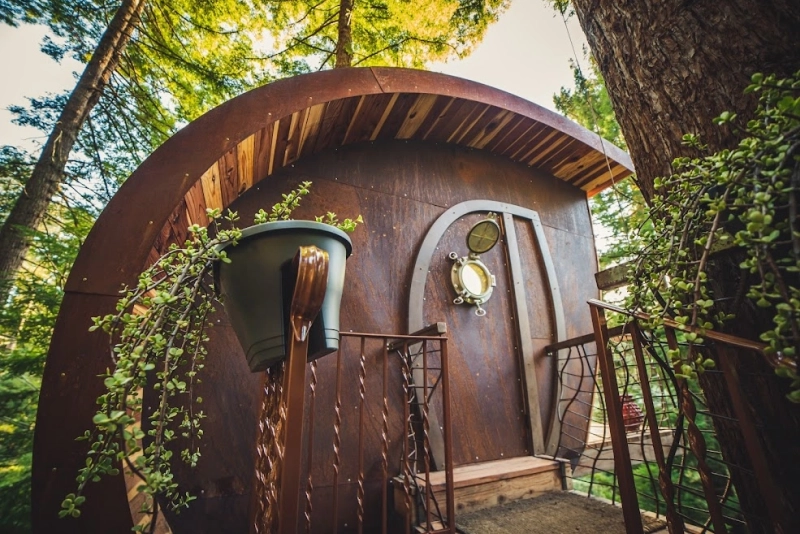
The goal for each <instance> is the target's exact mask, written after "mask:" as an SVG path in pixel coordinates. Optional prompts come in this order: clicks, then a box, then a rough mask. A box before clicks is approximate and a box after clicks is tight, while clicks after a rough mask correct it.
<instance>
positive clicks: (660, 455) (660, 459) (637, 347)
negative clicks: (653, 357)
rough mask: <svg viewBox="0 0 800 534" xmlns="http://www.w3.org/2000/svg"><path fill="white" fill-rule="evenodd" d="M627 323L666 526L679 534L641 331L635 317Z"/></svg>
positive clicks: (679, 528) (682, 526) (679, 523)
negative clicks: (654, 457) (629, 329)
mask: <svg viewBox="0 0 800 534" xmlns="http://www.w3.org/2000/svg"><path fill="white" fill-rule="evenodd" d="M628 324H629V325H630V327H631V338H632V340H633V352H634V354H635V355H636V367H637V368H638V369H639V380H640V382H641V385H642V398H643V399H644V404H645V410H646V414H647V426H649V427H650V439H651V441H652V442H653V452H654V454H655V456H656V463H657V464H658V485H659V487H660V488H661V495H663V496H664V502H665V503H666V506H667V526H668V527H669V532H670V534H680V533H681V532H683V531H684V530H683V529H684V525H683V518H681V516H680V515H678V513H677V511H676V510H675V486H674V485H673V484H672V477H671V473H670V471H669V469H668V468H667V463H666V459H665V457H664V446H663V445H662V443H661V434H660V433H659V431H658V420H656V414H655V406H654V404H653V394H652V392H651V391H650V377H649V376H648V375H647V365H646V364H645V361H644V354H643V352H642V332H641V330H639V325H638V324H637V323H636V319H633V320H632V321H631V322H630V323H628ZM645 460H646V458H645Z"/></svg>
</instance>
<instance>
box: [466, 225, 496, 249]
mask: <svg viewBox="0 0 800 534" xmlns="http://www.w3.org/2000/svg"><path fill="white" fill-rule="evenodd" d="M499 239H500V225H499V224H497V221H496V220H495V219H494V218H493V217H490V218H488V219H484V220H482V221H480V222H479V223H477V224H476V225H475V226H473V227H472V228H471V229H470V231H469V233H468V234H467V248H468V249H469V251H470V252H472V253H473V254H483V253H484V252H489V251H490V250H492V249H493V248H494V246H495V245H496V244H497V241H498V240H499Z"/></svg>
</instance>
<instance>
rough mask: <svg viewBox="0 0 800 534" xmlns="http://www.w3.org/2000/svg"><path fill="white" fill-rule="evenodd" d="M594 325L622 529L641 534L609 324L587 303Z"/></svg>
mask: <svg viewBox="0 0 800 534" xmlns="http://www.w3.org/2000/svg"><path fill="white" fill-rule="evenodd" d="M589 309H590V311H591V314H592V324H593V326H594V335H595V343H596V344H597V359H598V363H599V365H600V373H601V376H602V377H603V395H604V396H605V399H606V406H607V407H608V411H607V415H608V425H609V428H610V433H611V448H612V450H613V452H614V473H615V474H616V476H617V483H618V484H619V492H620V498H621V500H622V515H623V516H624V518H625V530H626V531H627V533H628V534H642V533H643V532H644V529H643V527H642V516H641V515H640V513H639V499H638V497H637V496H636V484H635V483H634V480H633V469H632V468H631V455H630V451H629V450H628V437H627V434H626V432H625V424H624V423H623V421H622V401H621V400H620V398H619V394H618V387H619V386H618V385H617V375H616V373H615V372H614V359H613V355H612V354H611V351H610V350H609V349H608V339H609V338H608V325H607V323H606V317H605V312H604V311H603V310H602V309H601V308H598V307H597V306H594V305H592V304H591V303H589Z"/></svg>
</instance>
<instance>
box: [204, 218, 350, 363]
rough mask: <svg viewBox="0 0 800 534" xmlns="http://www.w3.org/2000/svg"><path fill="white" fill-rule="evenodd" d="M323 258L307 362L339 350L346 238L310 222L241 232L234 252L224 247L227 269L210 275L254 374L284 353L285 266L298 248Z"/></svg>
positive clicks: (288, 290) (289, 284) (289, 286)
mask: <svg viewBox="0 0 800 534" xmlns="http://www.w3.org/2000/svg"><path fill="white" fill-rule="evenodd" d="M308 245H314V246H316V247H318V248H320V249H322V250H324V251H326V252H327V253H328V260H329V265H328V287H327V291H326V292H325V300H324V302H323V303H322V309H321V310H320V313H319V316H318V317H317V319H316V321H314V324H313V326H312V327H311V331H310V333H309V350H308V361H312V360H315V359H317V358H319V357H321V356H324V355H326V354H330V353H331V352H333V351H335V350H338V349H339V306H340V304H341V301H342V290H343V289H344V274H345V264H346V260H347V258H348V257H349V256H350V253H351V252H352V251H353V243H352V241H350V238H349V237H348V235H347V234H346V233H344V232H343V231H341V230H339V229H338V228H334V227H333V226H330V225H328V224H324V223H318V222H313V221H277V222H269V223H265V224H258V225H255V226H251V227H250V228H246V229H245V230H243V231H242V238H241V239H240V240H239V242H238V244H237V245H236V246H233V245H230V244H228V245H225V247H224V250H225V252H226V253H227V255H228V257H229V258H230V259H231V263H221V262H219V263H218V264H217V266H216V268H215V270H214V278H215V283H216V287H217V291H219V293H220V294H221V295H222V296H223V297H224V298H223V303H224V305H225V311H226V312H227V314H228V317H229V318H230V320H231V324H232V325H233V329H234V331H235V332H236V336H237V337H238V338H239V342H240V343H241V344H242V348H243V349H244V352H245V356H246V357H247V363H248V365H249V366H250V370H251V371H253V372H257V371H263V370H265V369H267V368H269V367H271V366H273V365H274V364H276V363H278V362H280V361H281V360H283V359H284V358H285V357H286V354H287V352H288V343H287V341H288V337H287V334H288V332H287V328H288V307H289V304H290V300H291V298H292V294H293V292H294V281H293V280H292V278H291V276H290V275H289V274H288V269H287V267H288V265H289V263H290V262H291V260H292V259H293V258H294V256H295V254H296V253H297V249H298V247H300V246H308Z"/></svg>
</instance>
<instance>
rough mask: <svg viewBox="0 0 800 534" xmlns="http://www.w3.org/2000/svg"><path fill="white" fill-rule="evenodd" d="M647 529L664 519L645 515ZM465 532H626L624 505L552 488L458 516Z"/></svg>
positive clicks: (654, 529)
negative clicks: (613, 504)
mask: <svg viewBox="0 0 800 534" xmlns="http://www.w3.org/2000/svg"><path fill="white" fill-rule="evenodd" d="M642 521H643V523H644V527H645V529H644V531H645V532H646V533H648V532H657V531H659V530H661V529H663V528H664V527H665V524H664V523H661V522H659V521H656V520H654V519H651V518H648V517H643V518H642ZM456 527H457V528H458V530H459V531H460V532H462V533H463V534H540V533H541V534H567V533H569V534H575V533H577V532H585V533H594V532H597V533H602V534H616V533H619V534H625V522H624V521H623V519H622V508H620V507H618V506H612V505H610V504H606V503H603V502H601V501H598V500H595V499H589V498H587V497H581V496H580V495H576V494H574V493H569V492H551V493H546V494H545V495H542V496H541V497H537V498H535V499H526V500H522V501H515V502H512V503H508V504H505V505H503V506H498V507H495V508H488V509H485V510H479V511H477V512H472V513H469V514H462V515H457V516H456Z"/></svg>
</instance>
